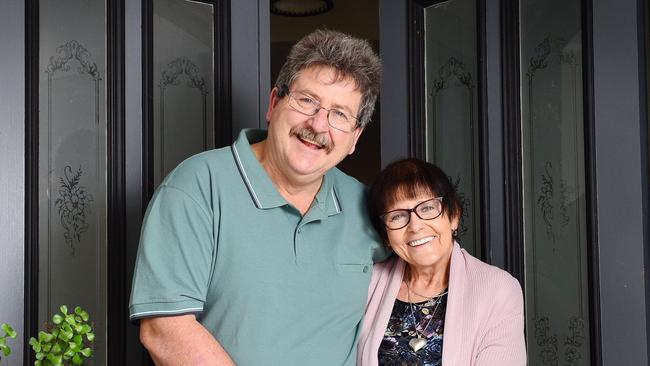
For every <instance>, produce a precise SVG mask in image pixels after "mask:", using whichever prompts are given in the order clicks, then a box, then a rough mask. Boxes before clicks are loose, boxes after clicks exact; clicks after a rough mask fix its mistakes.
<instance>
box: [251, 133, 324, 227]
mask: <svg viewBox="0 0 650 366" xmlns="http://www.w3.org/2000/svg"><path fill="white" fill-rule="evenodd" d="M265 142H266V141H261V142H259V143H256V144H253V145H252V146H251V148H252V150H253V153H254V154H255V157H256V158H257V160H258V161H259V162H260V164H261V165H262V167H263V168H264V170H265V171H266V174H268V175H269V178H271V182H273V185H275V188H276V189H277V190H278V192H279V193H280V194H281V195H282V197H284V199H285V200H287V202H289V203H290V204H291V205H293V206H294V207H295V208H297V209H298V211H300V213H301V214H302V215H305V213H307V211H309V208H310V207H311V204H312V202H313V201H314V198H315V197H316V194H318V191H319V190H320V187H321V185H322V183H323V177H322V176H317V177H304V179H292V177H290V176H288V175H287V174H284V172H283V170H282V169H279V168H278V167H277V166H276V164H274V162H273V159H270V157H269V156H267V155H266V154H265V153H264V151H265V150H264V144H265ZM301 178H302V177H301Z"/></svg>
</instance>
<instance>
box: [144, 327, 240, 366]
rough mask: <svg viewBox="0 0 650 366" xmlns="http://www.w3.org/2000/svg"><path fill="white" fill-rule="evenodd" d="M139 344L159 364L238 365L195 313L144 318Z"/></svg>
mask: <svg viewBox="0 0 650 366" xmlns="http://www.w3.org/2000/svg"><path fill="white" fill-rule="evenodd" d="M140 341H141V342H142V344H143V345H144V346H145V348H146V349H147V350H148V351H149V353H150V354H151V358H153V360H154V362H155V363H156V365H161V366H164V365H224V366H235V363H234V362H233V360H232V359H231V358H230V356H228V354H227V353H226V351H225V350H224V349H223V347H221V345H220V344H219V342H217V340H216V339H215V338H214V337H213V336H212V334H211V333H210V332H208V331H207V329H205V328H204V327H203V326H202V325H201V324H200V323H199V322H197V321H196V317H195V316H194V315H193V314H190V315H180V316H170V317H157V318H146V319H142V320H141V322H140Z"/></svg>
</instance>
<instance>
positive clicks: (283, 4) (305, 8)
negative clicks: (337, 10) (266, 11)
mask: <svg viewBox="0 0 650 366" xmlns="http://www.w3.org/2000/svg"><path fill="white" fill-rule="evenodd" d="M333 7H334V1H333V0H271V13H273V14H277V15H285V16H290V17H306V16H311V15H319V14H323V13H325V12H327V11H329V10H330V9H332V8H333Z"/></svg>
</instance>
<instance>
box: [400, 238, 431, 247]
mask: <svg viewBox="0 0 650 366" xmlns="http://www.w3.org/2000/svg"><path fill="white" fill-rule="evenodd" d="M433 238H435V237H434V236H425V237H424V238H421V239H418V240H413V241H409V242H408V243H406V244H408V246H411V247H417V246H420V245H422V244H425V243H428V242H430V241H431V240H433Z"/></svg>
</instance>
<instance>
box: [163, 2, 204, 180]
mask: <svg viewBox="0 0 650 366" xmlns="http://www.w3.org/2000/svg"><path fill="white" fill-rule="evenodd" d="M213 19H214V18H213V5H210V4H205V3H199V2H194V1H186V0H155V1H154V2H153V30H154V32H153V82H154V101H153V103H154V123H153V127H154V131H153V136H154V149H153V153H154V167H153V168H154V185H155V186H157V185H158V184H160V182H161V181H162V179H163V178H164V177H165V176H166V175H167V174H168V173H169V172H170V171H171V170H172V169H173V168H174V167H176V165H178V163H180V162H181V161H183V160H184V159H186V158H187V157H189V156H191V155H194V154H196V153H199V152H201V151H204V150H208V149H211V148H214V141H215V136H214V134H215V132H214V121H213V119H214V117H213V116H214V89H213V84H214V76H213V75H214V72H213V70H214V67H213V54H214V52H213V44H214V42H213V27H214V24H213V23H214V22H213Z"/></svg>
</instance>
